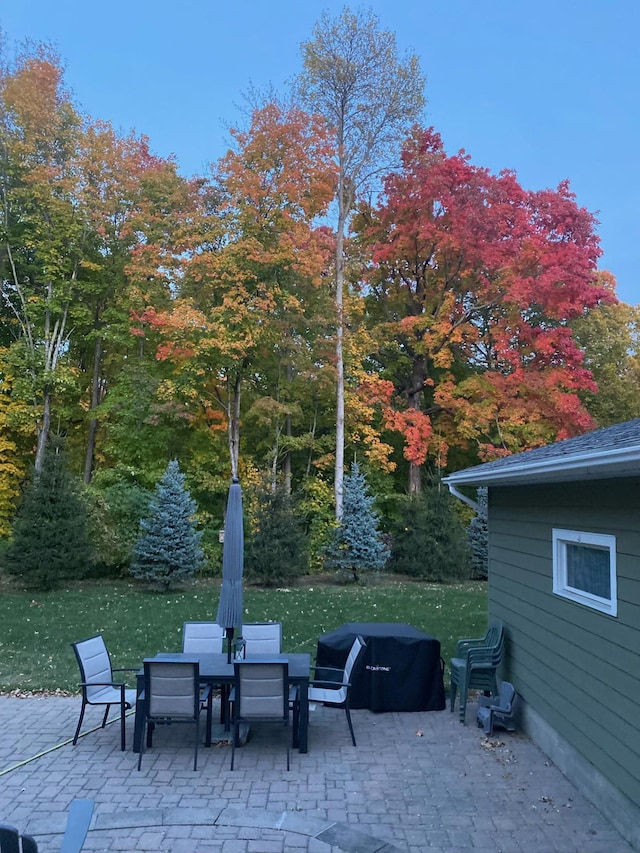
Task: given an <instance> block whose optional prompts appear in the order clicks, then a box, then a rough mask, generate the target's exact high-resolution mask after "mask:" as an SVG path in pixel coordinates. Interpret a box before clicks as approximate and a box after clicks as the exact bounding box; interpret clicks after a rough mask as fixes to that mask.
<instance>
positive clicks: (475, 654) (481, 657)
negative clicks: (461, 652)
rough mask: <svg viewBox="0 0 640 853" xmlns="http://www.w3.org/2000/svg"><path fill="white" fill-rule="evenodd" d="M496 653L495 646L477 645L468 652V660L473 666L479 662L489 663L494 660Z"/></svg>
mask: <svg viewBox="0 0 640 853" xmlns="http://www.w3.org/2000/svg"><path fill="white" fill-rule="evenodd" d="M495 653H496V648H495V646H477V647H476V648H473V649H469V651H468V652H467V662H468V663H469V664H471V665H472V666H474V665H476V664H479V663H488V662H490V661H492V660H493V658H494V655H495Z"/></svg>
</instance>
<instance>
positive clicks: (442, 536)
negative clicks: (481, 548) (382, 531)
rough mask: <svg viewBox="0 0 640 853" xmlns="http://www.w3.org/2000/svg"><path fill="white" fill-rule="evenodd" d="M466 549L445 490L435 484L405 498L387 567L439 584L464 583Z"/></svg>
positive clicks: (467, 572)
mask: <svg viewBox="0 0 640 853" xmlns="http://www.w3.org/2000/svg"><path fill="white" fill-rule="evenodd" d="M470 559H471V554H470V549H469V544H468V542H467V536H466V530H465V528H464V525H463V524H462V522H461V521H460V519H459V518H458V516H457V515H456V513H455V511H454V508H453V503H452V499H451V496H450V495H449V492H448V490H447V489H445V488H442V487H440V486H439V485H438V484H437V483H436V484H435V485H432V486H430V487H428V488H426V489H425V491H424V493H423V494H420V495H412V496H411V497H409V498H407V500H406V503H405V505H404V507H403V510H402V517H401V521H400V524H399V525H398V528H397V530H396V531H395V533H394V537H393V546H392V548H391V557H390V560H389V568H390V569H391V571H393V572H397V573H398V574H403V575H409V576H410V577H415V578H420V579H421V580H426V581H432V582H434V583H442V582H446V581H460V580H468V579H469V575H470Z"/></svg>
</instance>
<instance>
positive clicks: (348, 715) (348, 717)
mask: <svg viewBox="0 0 640 853" xmlns="http://www.w3.org/2000/svg"><path fill="white" fill-rule="evenodd" d="M344 712H345V714H346V715H347V722H348V723H349V731H350V732H351V740H352V741H353V745H354V746H355V745H356V736H355V735H354V733H353V725H352V724H351V711H350V710H349V706H348V705H345V707H344Z"/></svg>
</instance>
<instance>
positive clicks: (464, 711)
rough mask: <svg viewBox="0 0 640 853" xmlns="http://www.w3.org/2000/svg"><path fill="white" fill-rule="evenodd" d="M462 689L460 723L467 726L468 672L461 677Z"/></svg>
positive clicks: (460, 686) (460, 687)
mask: <svg viewBox="0 0 640 853" xmlns="http://www.w3.org/2000/svg"><path fill="white" fill-rule="evenodd" d="M458 687H459V689H460V699H459V701H460V722H461V723H462V725H463V726H464V725H465V717H466V714H467V678H466V672H463V673H462V675H461V676H460V684H459V685H458Z"/></svg>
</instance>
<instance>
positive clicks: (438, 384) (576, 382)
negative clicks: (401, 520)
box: [358, 129, 611, 493]
mask: <svg viewBox="0 0 640 853" xmlns="http://www.w3.org/2000/svg"><path fill="white" fill-rule="evenodd" d="M358 225H359V228H360V230H361V234H362V235H363V236H364V239H365V240H367V241H368V242H369V245H371V246H372V249H373V264H372V265H371V266H370V268H369V270H368V277H367V280H368V282H369V285H370V296H369V298H368V309H369V315H370V318H371V321H372V322H373V323H374V324H375V335H376V337H377V339H378V340H379V341H380V342H381V344H380V346H379V348H378V350H377V352H376V353H375V354H374V356H373V358H374V361H375V362H377V365H378V370H372V371H371V372H370V375H369V378H368V380H367V381H366V382H365V383H363V393H366V394H367V395H368V398H369V399H371V400H377V402H378V404H379V405H380V408H381V411H382V413H383V417H384V421H385V424H386V426H387V428H388V429H390V430H398V431H400V432H401V433H402V434H403V435H404V439H405V449H404V453H405V456H406V458H407V459H408V460H409V462H410V479H409V490H410V492H412V493H414V492H417V491H419V490H420V469H421V466H422V465H423V463H424V462H425V460H426V458H427V456H430V457H431V458H432V459H433V460H434V461H435V462H436V463H437V464H438V465H440V466H443V465H444V464H445V463H446V454H447V449H448V447H449V446H451V445H458V446H463V447H470V448H471V450H472V451H474V452H476V453H477V454H478V455H479V456H480V458H483V459H489V458H492V457H494V456H497V455H500V454H504V453H509V452H513V451H516V450H520V449H524V448H527V447H533V446H535V445H537V444H543V443H545V442H548V441H552V440H554V439H556V438H563V437H566V436H569V435H572V434H575V433H577V432H580V431H582V430H584V429H587V428H589V427H590V426H591V425H592V421H591V419H590V417H589V415H588V413H587V411H586V410H585V408H584V407H583V406H582V404H581V402H580V399H579V397H578V392H579V391H580V390H582V389H586V388H593V387H594V386H593V381H592V378H591V375H590V373H589V371H588V370H587V369H586V367H585V366H584V364H583V357H582V353H581V351H580V349H579V347H578V346H577V344H576V342H575V340H574V338H573V336H572V333H571V328H570V321H571V320H573V319H575V318H576V317H578V316H581V315H582V314H583V313H584V312H585V311H587V310H589V309H591V308H593V307H594V306H596V305H598V304H599V303H600V302H601V301H607V300H609V299H610V298H611V294H610V292H609V291H608V290H607V289H606V288H604V287H603V286H602V285H601V284H599V283H598V281H597V278H596V261H597V258H598V255H599V254H600V250H599V248H598V239H597V237H596V234H595V231H594V219H593V216H592V215H591V214H590V213H588V212H587V211H586V210H585V209H584V208H580V207H578V205H577V204H576V202H575V199H574V196H573V195H572V193H571V192H570V190H569V186H568V184H567V183H566V182H565V183H562V184H561V185H560V186H559V187H558V188H557V190H543V191H539V192H530V191H525V190H524V189H523V188H522V187H521V186H520V184H519V183H518V181H517V179H516V176H515V175H514V174H513V173H511V172H502V173H501V174H499V175H497V176H495V175H492V174H490V173H489V172H488V171H487V170H486V169H483V168H480V167H477V166H474V165H473V164H472V163H471V162H470V160H469V158H468V157H467V156H466V155H465V154H464V152H460V153H458V154H456V155H453V156H447V155H446V153H445V152H444V149H443V146H442V141H441V139H440V137H439V136H438V134H436V133H434V131H433V130H427V131H424V130H419V129H418V130H416V131H415V132H414V133H413V135H412V137H411V138H410V140H409V141H408V142H407V144H406V145H405V148H404V151H403V160H402V170H401V171H398V172H395V173H392V174H391V175H390V176H389V177H388V178H387V179H386V181H385V196H384V199H383V201H382V203H381V204H380V206H379V207H378V208H377V209H376V210H374V211H371V210H365V209H364V208H363V211H362V215H361V218H360V220H359V223H358Z"/></svg>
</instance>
